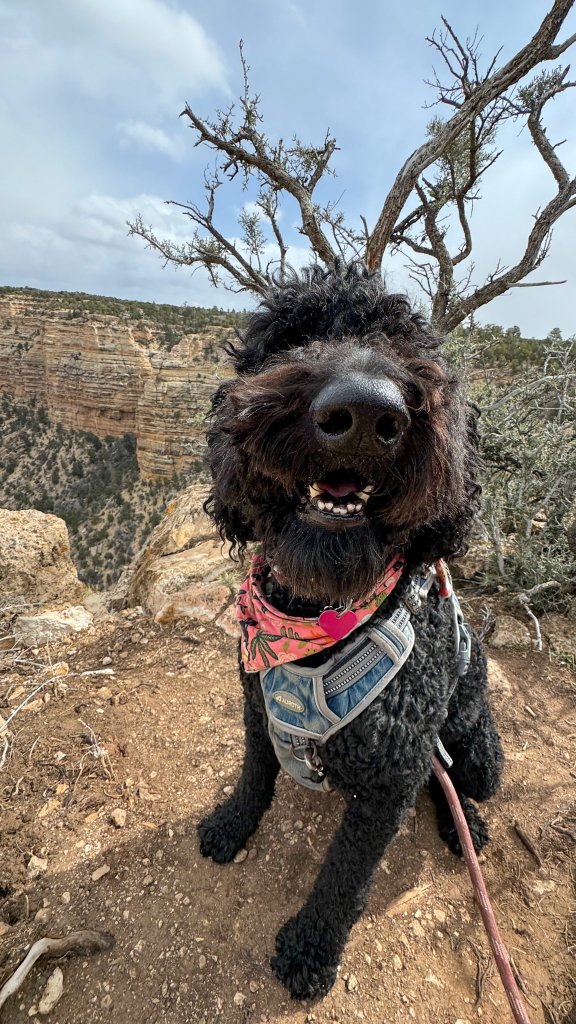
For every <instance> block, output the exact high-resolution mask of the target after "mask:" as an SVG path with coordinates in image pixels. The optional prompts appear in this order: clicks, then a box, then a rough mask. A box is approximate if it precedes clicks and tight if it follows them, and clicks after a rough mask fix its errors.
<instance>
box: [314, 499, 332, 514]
mask: <svg viewBox="0 0 576 1024" xmlns="http://www.w3.org/2000/svg"><path fill="white" fill-rule="evenodd" d="M318 504H320V502H318ZM324 508H325V509H326V511H327V512H331V511H332V509H333V508H334V502H333V501H325V502H324Z"/></svg>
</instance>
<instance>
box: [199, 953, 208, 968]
mask: <svg viewBox="0 0 576 1024" xmlns="http://www.w3.org/2000/svg"><path fill="white" fill-rule="evenodd" d="M198 967H199V968H200V970H201V971H203V970H204V968H205V967H206V957H205V956H204V954H203V953H201V954H200V956H199V957H198Z"/></svg>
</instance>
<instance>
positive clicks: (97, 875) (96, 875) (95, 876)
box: [92, 864, 110, 882]
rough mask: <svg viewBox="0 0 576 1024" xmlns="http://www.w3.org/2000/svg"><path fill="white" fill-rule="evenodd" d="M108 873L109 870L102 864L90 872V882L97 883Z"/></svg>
mask: <svg viewBox="0 0 576 1024" xmlns="http://www.w3.org/2000/svg"><path fill="white" fill-rule="evenodd" d="M109 871H110V868H109V867H108V865H107V864H102V866H101V867H99V868H96V871H93V872H92V881H93V882H98V881H99V880H100V879H101V878H104V875H107V874H108V872H109Z"/></svg>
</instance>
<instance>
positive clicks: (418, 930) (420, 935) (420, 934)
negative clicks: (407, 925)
mask: <svg viewBox="0 0 576 1024" xmlns="http://www.w3.org/2000/svg"><path fill="white" fill-rule="evenodd" d="M412 931H413V933H414V935H415V936H416V938H417V939H424V938H425V937H426V932H425V931H424V929H423V927H422V925H421V924H420V921H412Z"/></svg>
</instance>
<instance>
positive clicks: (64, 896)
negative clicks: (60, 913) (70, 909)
mask: <svg viewBox="0 0 576 1024" xmlns="http://www.w3.org/2000/svg"><path fill="white" fill-rule="evenodd" d="M60 898H61V900H62V903H70V899H71V897H70V893H69V892H68V891H66V892H63V893H62V896H61V897H60Z"/></svg>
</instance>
